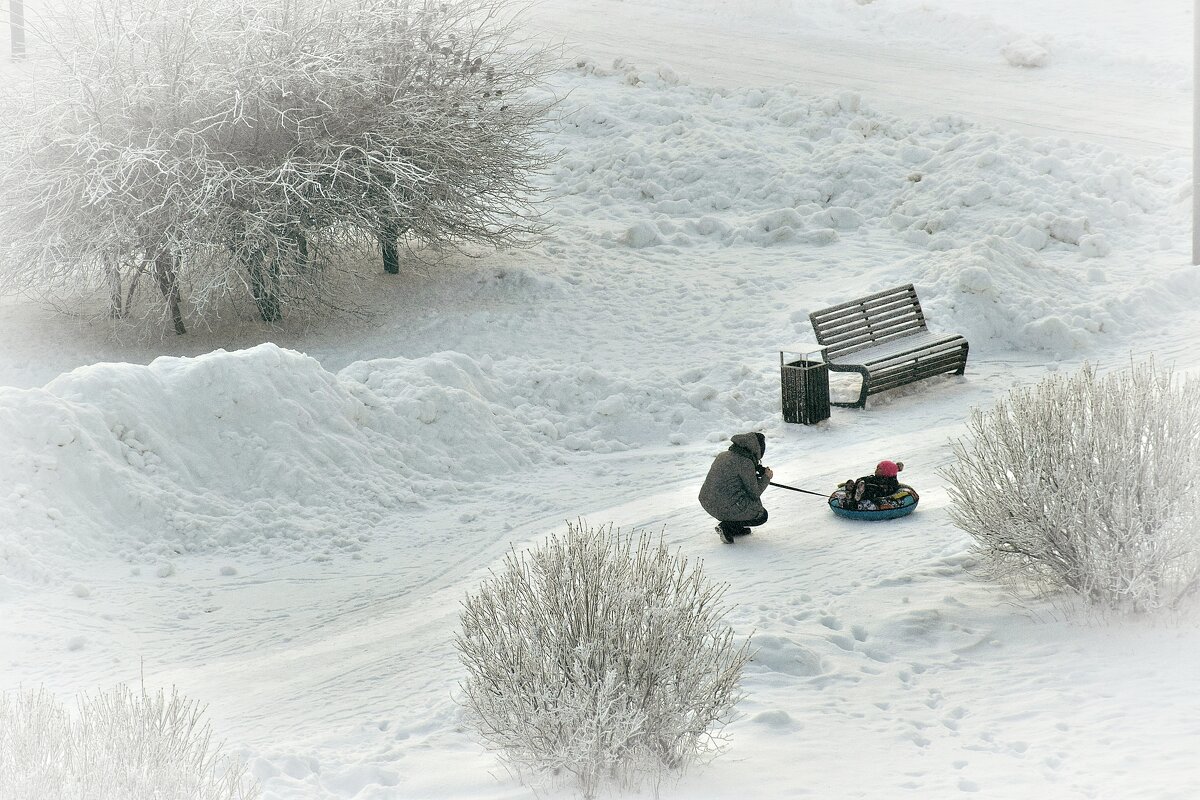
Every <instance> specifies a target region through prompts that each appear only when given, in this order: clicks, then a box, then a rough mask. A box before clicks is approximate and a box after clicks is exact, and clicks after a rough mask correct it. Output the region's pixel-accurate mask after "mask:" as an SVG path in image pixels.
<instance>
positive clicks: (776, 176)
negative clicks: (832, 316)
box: [554, 69, 1179, 257]
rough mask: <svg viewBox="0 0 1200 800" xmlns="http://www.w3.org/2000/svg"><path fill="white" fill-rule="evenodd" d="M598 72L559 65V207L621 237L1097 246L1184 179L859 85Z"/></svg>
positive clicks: (941, 246) (1159, 207)
mask: <svg viewBox="0 0 1200 800" xmlns="http://www.w3.org/2000/svg"><path fill="white" fill-rule="evenodd" d="M599 75H600V73H599V72H597V71H595V70H594V69H593V70H591V71H590V72H588V73H587V74H584V75H580V74H577V75H575V76H574V77H567V78H564V80H567V82H568V83H569V87H567V88H569V92H570V94H569V96H570V98H571V103H572V105H571V106H569V107H567V108H565V109H564V117H563V121H564V127H563V133H562V136H561V141H562V144H563V145H564V146H565V151H566V152H565V155H564V157H563V158H562V160H561V161H560V162H559V164H558V167H557V172H556V174H555V176H554V179H555V181H554V182H555V184H557V187H556V188H557V191H556V196H558V197H559V198H561V200H562V201H563V204H564V206H565V208H564V209H563V210H559V211H557V212H555V213H558V214H561V215H562V216H563V217H570V218H571V220H572V221H575V220H576V219H577V218H580V217H582V218H584V219H585V220H586V221H588V222H589V223H590V224H591V225H592V226H594V227H595V228H597V229H598V235H599V236H600V237H601V238H602V239H604V238H606V237H607V239H609V240H611V241H612V242H613V243H614V244H621V245H625V246H628V247H633V248H653V247H657V246H664V245H669V246H672V247H698V246H720V247H729V246H735V245H739V244H745V245H752V246H756V247H772V246H791V247H803V246H806V245H810V244H814V243H815V244H829V243H831V242H834V241H837V240H838V239H839V235H840V234H844V233H845V232H847V231H855V230H858V229H861V228H876V227H882V228H884V229H885V230H886V229H890V230H891V231H893V232H894V234H895V235H896V236H898V237H900V239H901V240H903V241H904V242H906V243H908V244H915V245H917V246H919V247H925V248H928V249H930V250H935V251H936V250H950V249H953V248H956V247H964V246H966V245H968V244H970V243H971V242H977V241H980V240H981V239H983V238H984V237H985V236H988V235H996V236H1001V237H1004V238H1008V239H1012V240H1014V241H1016V242H1017V243H1019V244H1021V245H1023V246H1025V247H1028V248H1030V249H1031V250H1046V249H1057V250H1063V251H1066V250H1068V249H1070V250H1071V251H1078V250H1079V249H1080V248H1082V250H1083V252H1084V254H1085V255H1089V256H1092V257H1103V256H1104V255H1106V254H1108V253H1110V252H1112V251H1113V249H1114V246H1115V245H1114V243H1116V242H1118V241H1121V240H1123V239H1127V238H1129V235H1144V234H1146V233H1147V232H1148V231H1149V229H1150V226H1151V225H1152V224H1154V223H1153V220H1154V218H1155V217H1156V216H1157V215H1160V214H1161V213H1162V212H1163V211H1165V210H1166V209H1168V208H1169V207H1170V205H1171V203H1172V202H1173V198H1174V196H1175V195H1176V194H1177V193H1178V191H1179V186H1178V176H1177V174H1176V173H1174V172H1172V171H1167V170H1156V169H1154V168H1153V167H1152V165H1149V164H1144V163H1141V162H1136V161H1133V160H1130V159H1128V158H1125V157H1122V156H1119V155H1117V154H1116V153H1113V152H1112V151H1107V150H1104V149H1101V148H1098V147H1096V146H1094V145H1084V144H1078V143H1070V142H1066V141H1060V140H1049V139H1030V138H1026V137H1020V136H1015V135H1008V134H1002V133H996V132H991V131H986V130H981V129H978V128H975V127H974V126H971V125H969V124H967V123H965V122H964V121H962V120H961V119H957V118H953V117H943V118H936V119H924V120H921V119H917V120H902V119H899V118H895V117H891V116H888V115H884V114H880V113H877V112H875V111H873V110H871V109H870V108H868V107H867V106H866V105H865V104H864V103H863V102H862V99H861V98H860V97H859V96H858V95H857V94H854V93H852V92H844V93H842V94H840V95H838V96H835V97H816V98H814V97H810V96H806V95H801V94H799V93H797V92H795V91H792V90H788V89H760V88H754V89H747V90H739V91H725V90H713V89H703V88H695V87H689V86H681V85H674V84H672V85H664V84H660V85H658V86H649V85H644V84H639V85H637V86H629V87H627V88H625V89H624V90H623V91H622V90H617V91H613V90H612V89H611V88H607V87H596V86H595V82H596V81H598V80H605V81H611V80H613V78H603V77H598V76H599ZM1097 235H1100V236H1103V237H1104V238H1103V239H1100V240H1098V239H1094V238H1090V239H1089V238H1085V237H1094V236H1097Z"/></svg>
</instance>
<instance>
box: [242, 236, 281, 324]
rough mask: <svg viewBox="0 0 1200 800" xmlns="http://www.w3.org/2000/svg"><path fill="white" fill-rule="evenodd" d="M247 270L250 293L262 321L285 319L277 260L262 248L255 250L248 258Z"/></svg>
mask: <svg viewBox="0 0 1200 800" xmlns="http://www.w3.org/2000/svg"><path fill="white" fill-rule="evenodd" d="M246 270H247V272H249V273H250V294H251V296H252V297H253V298H254V304H255V305H256V306H258V315H259V316H260V317H262V321H263V322H278V321H279V320H281V319H283V313H282V310H281V308H280V302H279V267H278V264H276V262H275V260H274V259H273V258H268V257H267V255H266V254H265V253H264V252H263V251H262V250H255V251H253V252H252V253H250V255H249V256H248V257H247V259H246Z"/></svg>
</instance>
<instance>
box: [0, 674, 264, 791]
mask: <svg viewBox="0 0 1200 800" xmlns="http://www.w3.org/2000/svg"><path fill="white" fill-rule="evenodd" d="M211 738H212V735H211V732H210V730H209V727H208V724H207V723H206V722H204V721H203V709H201V708H200V707H198V706H197V705H196V704H195V703H194V702H192V701H190V700H187V699H185V698H183V697H181V696H180V695H179V694H177V693H175V692H172V693H171V694H170V695H167V694H165V693H164V692H162V691H161V690H160V691H159V692H157V693H156V694H154V695H150V694H148V693H147V692H145V690H142V691H141V692H139V693H137V694H135V693H133V692H131V691H130V690H129V689H128V688H126V687H124V686H120V687H117V688H116V689H114V690H112V691H111V692H101V693H99V694H97V695H96V696H94V697H91V698H84V699H83V700H81V701H80V703H79V708H78V713H77V714H76V716H75V718H74V720H72V719H71V717H70V716H69V715H68V714H67V712H66V710H65V709H64V708H63V707H62V705H61V704H60V703H59V702H58V700H57V699H55V698H54V697H53V696H52V695H50V694H48V693H46V692H45V691H44V690H37V691H18V692H12V693H8V694H6V695H0V797H3V798H5V800H113V799H114V798H122V799H123V800H158V799H159V798H168V797H169V798H188V800H251V799H252V798H256V797H259V796H260V794H259V791H258V789H257V787H256V786H255V785H254V784H253V783H252V782H251V781H249V780H248V779H247V777H246V776H245V772H244V769H243V768H242V767H241V765H240V764H237V763H236V762H230V761H229V760H228V759H226V758H225V757H224V756H222V755H220V754H219V753H218V752H217V751H216V749H215V748H214V747H213V746H212V742H211Z"/></svg>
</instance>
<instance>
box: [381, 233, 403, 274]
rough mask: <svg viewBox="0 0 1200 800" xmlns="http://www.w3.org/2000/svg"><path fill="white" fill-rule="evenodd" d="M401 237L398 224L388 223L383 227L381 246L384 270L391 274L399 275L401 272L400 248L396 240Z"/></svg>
mask: <svg viewBox="0 0 1200 800" xmlns="http://www.w3.org/2000/svg"><path fill="white" fill-rule="evenodd" d="M399 238H400V228H399V227H398V226H396V225H388V226H387V227H385V228H384V229H383V233H381V234H379V248H380V249H381V250H382V251H383V271H384V272H386V273H387V274H389V275H397V274H399V272H400V250H399V248H397V247H396V240H397V239H399Z"/></svg>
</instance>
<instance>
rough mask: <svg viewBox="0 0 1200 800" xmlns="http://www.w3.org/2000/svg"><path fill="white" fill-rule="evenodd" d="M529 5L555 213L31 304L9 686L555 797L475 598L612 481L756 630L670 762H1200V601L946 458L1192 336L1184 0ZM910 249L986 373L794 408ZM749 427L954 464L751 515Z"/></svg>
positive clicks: (353, 790) (280, 767)
mask: <svg viewBox="0 0 1200 800" xmlns="http://www.w3.org/2000/svg"><path fill="white" fill-rule="evenodd" d="M534 13H535V14H537V15H538V16H537V23H536V25H535V26H533V27H534V28H536V30H537V31H539V32H540V33H539V35H542V34H545V35H553V36H558V37H566V38H567V39H568V44H567V47H566V55H567V57H568V64H567V66H566V67H565V68H564V70H563V71H562V73H561V74H560V75H558V76H557V77H556V79H555V84H556V85H555V87H554V89H555V90H556V91H557V92H558V93H559V94H560V95H562V96H563V97H564V98H565V99H564V102H563V104H562V106H561V109H560V117H561V125H560V126H559V128H558V131H557V132H556V134H555V135H554V137H553V142H552V144H553V146H554V147H556V148H559V149H561V150H562V151H563V156H562V158H561V159H560V161H559V162H558V164H557V165H556V167H555V168H554V170H553V172H552V174H551V175H549V176H548V184H549V186H548V192H549V194H550V196H551V198H552V199H551V200H550V204H549V206H548V208H549V211H550V216H551V218H552V221H553V222H554V223H555V225H556V227H555V229H554V231H553V232H552V234H551V235H550V236H549V238H548V239H547V240H546V241H545V243H544V244H542V245H540V246H538V247H536V248H534V249H533V250H530V251H523V252H509V253H501V254H490V255H486V256H484V257H481V258H478V259H466V258H462V259H457V260H455V261H453V262H451V263H450V264H448V265H447V266H446V268H445V269H443V270H442V271H440V272H438V273H437V274H429V275H417V274H406V275H402V276H400V277H399V278H385V277H384V276H382V275H381V276H378V277H377V278H376V279H374V284H373V285H371V286H369V287H366V289H365V291H364V295H363V303H364V304H366V305H367V307H368V314H367V315H366V316H365V317H363V318H358V319H350V320H341V321H336V322H335V323H333V324H332V325H325V326H315V325H310V324H308V323H306V322H304V321H302V320H287V321H285V323H284V324H283V325H281V326H280V327H279V328H278V329H275V330H267V329H264V328H263V327H262V326H260V325H259V324H257V323H256V322H254V321H253V320H252V318H251V317H250V316H249V315H248V314H247V315H246V316H245V317H243V318H234V319H231V320H228V321H227V323H226V325H225V327H222V328H221V329H219V330H217V331H209V332H205V331H201V332H198V333H195V334H190V335H188V336H187V337H183V338H180V339H175V338H170V339H165V340H162V341H159V340H157V339H155V340H152V341H147V340H144V339H141V340H139V339H133V338H131V336H130V335H128V334H126V335H125V336H123V337H117V338H114V337H113V336H112V335H110V334H111V331H110V330H109V329H108V328H107V327H106V326H104V325H100V324H94V323H88V322H80V321H77V320H73V319H70V318H67V317H63V316H56V315H54V314H53V313H51V312H48V311H46V310H45V309H43V308H40V307H36V306H32V305H29V304H27V303H24V302H20V301H14V300H4V301H0V337H2V339H0V341H3V345H2V346H0V442H2V443H3V448H4V454H3V456H2V457H0V520H2V522H0V524H2V525H3V528H2V530H0V689H5V688H12V687H16V686H19V685H24V686H31V685H38V684H42V685H45V686H46V687H47V688H49V689H51V690H53V691H54V692H56V693H58V694H59V695H61V696H62V697H64V698H70V697H71V696H73V695H74V694H75V693H78V692H81V691H89V690H94V689H96V688H100V687H107V686H110V685H112V684H113V683H116V682H119V681H138V680H140V678H141V676H142V675H144V676H145V680H146V682H147V685H148V686H150V687H155V686H170V685H174V686H177V687H178V688H179V689H180V690H181V691H182V692H183V693H185V694H186V695H188V696H189V697H192V698H195V699H198V700H200V701H202V702H204V703H207V704H208V706H209V716H210V718H211V719H212V721H213V723H214V726H215V728H216V729H217V731H218V732H219V734H220V736H221V737H222V738H224V739H225V740H226V742H227V744H228V747H229V749H231V750H233V751H235V752H237V753H238V754H240V755H242V756H243V757H245V758H246V759H247V760H248V761H249V763H250V766H251V769H252V771H253V773H254V774H255V775H256V776H257V777H258V778H259V779H260V781H261V782H262V785H263V788H264V794H265V796H266V797H267V798H272V800H292V799H293V798H295V799H296V800H316V799H317V798H322V799H324V798H359V799H360V800H383V799H384V798H430V799H431V800H442V799H443V798H455V800H458V799H459V798H477V799H478V800H485V799H486V800H499V799H500V798H511V799H514V800H515V799H516V798H530V797H532V794H531V793H530V792H529V790H527V789H525V788H523V787H521V786H520V785H519V784H517V783H516V782H514V781H512V780H511V779H509V778H507V776H505V774H504V773H503V772H502V771H501V770H500V768H499V766H498V763H497V762H496V760H495V758H494V757H493V756H492V755H491V754H489V753H487V752H486V751H485V750H484V749H483V748H482V747H481V746H480V745H479V744H478V743H477V742H476V741H475V740H474V739H473V738H472V737H471V735H470V733H469V732H468V731H467V730H465V729H464V728H463V725H462V720H461V715H460V711H459V708H458V706H457V705H456V702H455V694H456V687H457V683H458V681H459V680H461V678H462V677H463V671H462V670H461V668H460V667H459V665H458V663H457V661H456V658H455V656H454V653H453V648H452V643H451V636H452V633H453V630H454V627H455V625H456V620H457V604H458V601H459V600H460V599H462V597H463V596H464V594H465V592H466V591H467V590H469V589H470V588H472V587H473V586H475V585H476V584H477V583H478V581H479V580H480V579H481V578H483V577H484V576H486V574H487V570H488V569H489V568H490V567H494V566H495V565H496V564H497V562H498V561H499V559H500V558H501V557H502V556H503V554H504V553H505V552H507V551H508V549H509V548H510V547H512V546H515V547H517V548H521V547H525V546H528V545H531V544H535V543H537V542H538V541H540V540H541V539H542V538H543V537H544V536H545V535H546V534H547V533H549V532H561V531H563V530H564V529H565V521H566V520H568V519H575V518H577V517H583V518H586V519H587V520H588V521H590V522H592V523H595V524H599V523H607V522H613V523H615V524H616V525H617V526H619V527H621V528H623V529H626V530H628V529H633V528H647V529H651V530H654V531H659V530H661V531H663V534H664V536H665V538H666V540H667V541H668V542H669V543H670V544H671V545H672V546H673V547H678V548H680V549H681V550H682V551H683V552H684V553H686V554H687V555H689V556H690V557H694V558H698V559H702V560H703V562H704V565H705V569H706V571H707V573H708V574H709V575H710V576H711V577H712V578H713V579H714V580H717V581H727V582H729V584H730V589H729V592H728V594H727V598H728V599H729V600H730V601H731V602H732V603H734V604H736V605H735V607H734V608H733V610H732V611H731V613H730V616H729V620H730V622H731V623H732V624H733V625H734V627H735V628H736V629H737V631H738V632H739V633H742V634H749V633H751V632H753V633H754V643H755V647H756V648H757V649H758V652H757V655H756V656H755V659H754V661H753V663H752V664H751V665H750V666H749V668H748V669H747V672H746V674H745V679H744V685H743V688H744V689H745V692H746V699H745V701H744V702H743V703H742V704H741V706H740V707H739V711H740V712H741V718H740V719H739V720H738V721H737V722H735V723H734V724H733V725H731V726H730V728H729V731H728V732H729V733H730V734H731V737H732V742H731V747H730V749H729V750H728V752H727V753H726V754H725V755H724V756H722V757H721V758H719V759H718V760H716V761H714V762H713V763H712V764H711V765H710V766H708V767H707V768H705V769H704V770H702V771H697V772H696V773H694V774H690V775H688V776H686V777H685V778H684V779H683V781H682V782H681V783H680V784H678V785H675V786H670V787H666V788H665V789H664V791H663V796H664V797H666V798H700V799H702V800H707V799H708V798H712V799H713V800H717V799H724V798H730V799H732V798H741V797H762V798H779V797H800V796H808V797H815V798H849V797H867V798H889V799H890V798H895V797H909V796H910V797H922V798H943V797H954V796H957V795H958V794H959V793H962V792H966V793H976V794H978V795H979V796H983V797H1005V798H1008V797H1012V798H1016V797H1047V798H1114V799H1117V798H1119V799H1120V800H1126V799H1127V798H1147V799H1153V800H1159V799H1160V798H1180V800H1182V799H1183V798H1192V797H1195V796H1196V794H1197V792H1198V791H1200V762H1198V761H1197V758H1196V754H1197V751H1198V749H1200V692H1198V691H1197V689H1198V688H1200V685H1198V684H1200V670H1198V669H1197V667H1196V663H1197V658H1198V657H1200V634H1198V633H1197V628H1196V624H1195V620H1194V619H1193V618H1189V617H1187V616H1184V617H1182V618H1178V619H1170V620H1164V621H1161V622H1156V623H1148V622H1146V621H1132V622H1121V623H1105V624H1093V625H1089V624H1081V623H1078V622H1069V621H1067V620H1065V619H1063V617H1062V614H1060V613H1059V612H1058V611H1057V610H1056V609H1055V608H1054V607H1053V606H1050V605H1047V604H1044V603H1035V602H1017V601H1015V600H1014V599H1012V598H1011V597H1010V596H1009V595H1007V594H1005V593H1003V592H1001V591H1000V590H999V589H997V588H996V587H994V586H993V585H991V584H989V583H988V582H986V581H985V580H982V579H981V578H980V576H979V575H978V570H977V569H976V566H977V565H976V564H975V562H974V560H973V558H972V556H971V555H970V544H969V539H968V538H967V537H966V535H965V534H963V533H962V532H960V531H958V530H957V529H956V528H954V527H953V526H952V525H951V524H950V521H949V519H948V516H947V513H946V512H947V504H948V500H947V496H946V491H945V484H944V480H943V478H942V477H941V475H940V473H939V469H940V468H941V467H943V466H945V465H946V464H947V463H948V460H949V458H950V457H951V456H950V448H949V442H950V440H951V439H952V438H954V437H956V436H961V435H962V434H963V433H964V431H965V422H966V419H967V415H968V413H969V411H970V409H971V408H972V407H976V406H987V405H988V404H990V403H991V402H992V401H993V400H994V399H996V398H998V397H1000V396H1002V395H1003V393H1004V392H1005V391H1006V390H1007V389H1008V388H1010V387H1012V386H1014V385H1022V384H1027V383H1030V382H1034V381H1037V380H1039V379H1040V378H1041V377H1042V376H1044V375H1045V374H1046V373H1047V372H1048V371H1054V370H1069V369H1073V368H1074V367H1075V366H1077V365H1078V364H1079V363H1081V362H1082V361H1083V360H1085V359H1087V360H1090V361H1092V362H1093V363H1096V364H1099V365H1100V366H1102V367H1115V366H1120V365H1121V364H1124V363H1127V362H1128V361H1129V359H1130V358H1131V357H1133V358H1139V357H1142V356H1145V355H1148V354H1154V356H1155V358H1156V359H1157V360H1158V362H1159V363H1162V364H1172V365H1174V366H1175V367H1176V368H1177V369H1179V370H1180V371H1188V372H1195V371H1196V370H1198V369H1200V355H1197V353H1198V352H1200V310H1198V304H1197V300H1198V299H1200V271H1198V270H1197V269H1196V268H1194V267H1191V266H1189V256H1190V253H1189V251H1188V248H1189V244H1190V229H1189V214H1190V203H1191V182H1190V161H1189V158H1188V155H1189V154H1188V153H1187V151H1186V150H1184V149H1182V148H1185V147H1186V146H1187V144H1188V136H1189V133H1190V129H1189V123H1188V119H1189V116H1190V115H1189V108H1190V106H1189V105H1188V104H1189V102H1190V95H1191V80H1190V47H1191V44H1190V30H1191V8H1190V4H1188V3H1186V2H1178V0H1171V1H1170V2H1168V0H1155V2H1150V3H1142V4H1137V5H1136V7H1135V6H1133V5H1127V4H1115V3H1114V4H1108V3H1104V4H1096V3H1084V2H1081V0H1070V2H1062V3H1054V4H1047V3H1037V2H1033V0H1011V2H1003V3H995V2H993V3H983V2H982V1H981V0H959V1H958V2H954V3H950V2H948V0H925V1H924V2H917V0H891V1H889V0H875V2H862V0H857V1H856V0H817V1H814V2H806V3H803V4H800V3H790V2H782V0H774V1H767V0H764V2H760V3H756V4H754V5H753V6H752V8H751V10H746V8H745V4H741V3H732V2H720V1H719V0H702V1H701V2H699V3H697V2H684V0H649V2H640V3H636V4H635V3H623V2H613V0H594V1H593V0H547V2H546V3H545V4H544V5H542V6H540V7H539V9H538V10H535V12H534ZM1038 48H1040V50H1039V49H1038ZM1043 52H1044V53H1045V56H1044V57H1043V56H1042V55H1040V53H1043ZM1035 62H1040V63H1041V66H1036V65H1034V64H1035ZM1021 64H1025V65H1024V66H1022V65H1021ZM0 77H3V75H2V74H0ZM910 281H911V282H914V283H915V284H916V285H917V288H918V292H919V294H920V295H921V298H922V301H923V304H924V306H925V310H926V311H927V313H928V316H929V318H930V320H931V325H932V326H933V327H935V328H938V329H943V330H955V331H960V332H962V333H964V334H965V335H967V336H968V337H969V338H970V341H971V362H970V365H969V368H968V371H967V374H966V375H965V376H963V377H962V378H942V379H936V380H933V381H928V382H925V383H922V384H918V385H915V386H910V387H905V388H904V389H902V390H898V391H895V392H892V393H889V394H887V395H882V396H879V397H877V398H873V399H872V401H871V403H870V406H869V408H868V410H866V411H848V410H842V409H835V411H834V413H833V416H832V418H831V419H830V420H829V421H828V422H826V423H822V424H821V425H818V426H812V427H806V426H799V425H786V424H784V423H783V421H782V418H781V415H780V399H779V374H778V352H779V350H780V349H781V348H786V347H788V346H790V345H792V344H793V343H794V342H797V341H803V340H807V339H810V338H811V331H810V329H809V326H808V322H807V315H808V313H809V312H810V311H812V310H814V309H817V308H820V307H822V306H825V305H829V304H831V303H834V302H837V301H839V300H842V299H848V298H850V297H853V296H857V295H859V294H863V293H866V292H868V291H871V290H875V289H881V288H886V287H890V286H893V285H897V284H900V283H907V282H910ZM160 355H161V356H163V357H162V358H158V359H157V360H155V358H156V356H160ZM836 389H837V390H838V391H840V392H846V391H848V389H849V387H846V386H843V385H838V386H837V387H836ZM752 429H756V430H762V431H764V432H765V433H766V435H767V440H768V449H767V457H766V459H765V461H766V463H768V464H770V465H771V466H772V467H774V469H775V473H776V476H777V480H779V481H781V482H784V483H790V484H793V485H798V486H802V487H806V488H809V489H814V490H818V491H825V490H829V489H831V488H832V487H833V484H834V483H835V482H837V481H840V480H843V479H845V478H848V477H853V476H857V475H860V474H863V473H865V472H867V471H869V469H870V468H871V466H872V465H873V464H874V463H875V461H877V460H879V459H880V458H884V457H891V458H899V459H902V460H903V461H904V462H905V463H906V465H907V467H906V470H905V473H904V475H905V478H906V480H907V481H908V482H910V483H912V484H914V485H915V486H917V488H918V489H919V490H920V491H921V495H922V502H921V507H920V509H919V510H918V512H917V513H915V514H913V515H912V516H910V517H907V518H905V519H902V520H898V521H895V522H891V523H886V524H879V525H863V524H853V523H851V522H848V521H844V520H840V519H837V518H834V517H832V516H831V515H830V514H829V512H828V511H827V510H826V509H825V507H824V504H823V502H822V501H821V500H820V499H818V498H813V497H808V496H805V495H800V494H795V493H791V492H784V491H779V492H778V493H776V492H775V490H771V492H769V493H768V495H767V496H766V503H767V507H768V508H769V509H770V512H771V521H770V522H769V523H768V524H767V525H766V526H764V527H763V528H761V529H757V530H756V531H755V533H754V535H753V536H751V537H749V538H748V539H746V540H742V541H739V542H738V543H737V544H736V545H734V546H725V545H723V544H721V542H720V541H719V540H718V538H717V537H716V536H715V535H714V534H713V532H712V521H711V520H710V519H708V518H707V517H706V516H705V515H704V513H703V512H702V511H701V510H700V509H699V507H698V505H697V504H696V501H695V497H696V492H697V490H698V488H699V484H700V481H701V480H702V478H703V476H704V473H705V471H706V470H707V467H708V464H709V461H710V460H711V458H712V456H713V455H715V454H716V453H717V452H719V451H720V450H721V449H724V447H726V446H727V444H728V442H727V439H728V437H729V435H731V434H733V433H736V432H739V431H744V430H752Z"/></svg>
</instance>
